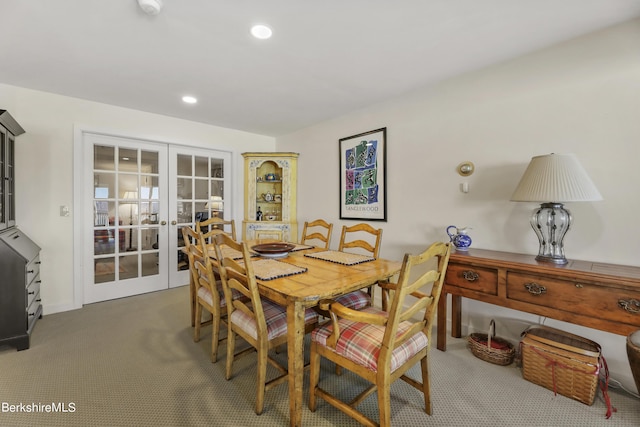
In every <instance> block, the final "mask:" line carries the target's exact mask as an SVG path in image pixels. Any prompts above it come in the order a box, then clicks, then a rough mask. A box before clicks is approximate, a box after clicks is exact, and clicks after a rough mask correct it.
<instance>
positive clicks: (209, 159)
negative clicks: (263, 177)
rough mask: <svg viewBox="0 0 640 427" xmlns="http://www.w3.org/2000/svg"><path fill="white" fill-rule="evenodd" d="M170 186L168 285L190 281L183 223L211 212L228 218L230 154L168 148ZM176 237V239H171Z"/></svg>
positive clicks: (207, 215) (188, 225) (211, 214)
mask: <svg viewBox="0 0 640 427" xmlns="http://www.w3.org/2000/svg"><path fill="white" fill-rule="evenodd" d="M169 151H170V153H169V157H170V159H171V160H170V164H169V175H170V176H172V177H175V180H174V182H173V184H172V185H171V188H170V189H169V199H170V200H171V206H170V208H169V209H170V211H171V212H172V221H171V225H172V226H171V227H170V236H169V239H171V240H172V241H175V242H176V247H175V250H173V251H172V253H171V254H170V259H169V265H170V278H169V286H170V287H174V286H180V285H185V284H187V283H189V275H188V270H189V263H188V260H187V257H186V255H185V254H184V252H183V248H184V241H183V240H182V227H192V228H194V229H195V224H196V222H198V221H204V220H205V219H208V218H210V217H211V216H218V217H221V218H225V219H231V218H232V216H231V209H230V207H231V206H232V205H231V198H230V194H231V191H230V188H231V181H230V176H231V174H230V173H229V172H230V164H231V154H230V153H228V152H224V151H215V150H204V149H197V148H187V147H178V146H175V147H171V148H170V150H169ZM174 239H175V240H174Z"/></svg>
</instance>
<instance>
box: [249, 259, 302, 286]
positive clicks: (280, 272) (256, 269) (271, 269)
mask: <svg viewBox="0 0 640 427" xmlns="http://www.w3.org/2000/svg"><path fill="white" fill-rule="evenodd" d="M252 265H253V273H254V274H255V276H256V278H258V279H260V280H265V281H266V280H273V279H278V278H280V277H286V276H293V275H294V274H300V273H304V272H306V271H307V269H306V268H305V267H298V266H297V265H292V264H288V263H286V262H280V261H278V260H275V259H259V260H256V261H253V262H252Z"/></svg>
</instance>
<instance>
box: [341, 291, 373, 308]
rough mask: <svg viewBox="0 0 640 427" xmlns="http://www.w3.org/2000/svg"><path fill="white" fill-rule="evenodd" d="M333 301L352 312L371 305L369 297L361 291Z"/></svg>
mask: <svg viewBox="0 0 640 427" xmlns="http://www.w3.org/2000/svg"><path fill="white" fill-rule="evenodd" d="M334 301H335V302H338V303H340V304H342V305H344V306H345V307H347V308H350V309H352V310H360V309H363V308H365V307H369V306H370V305H371V297H370V296H369V294H368V293H366V292H363V291H354V292H351V293H348V294H346V295H341V296H339V297H338V298H335V299H334Z"/></svg>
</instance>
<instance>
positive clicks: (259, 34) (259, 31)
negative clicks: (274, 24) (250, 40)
mask: <svg viewBox="0 0 640 427" xmlns="http://www.w3.org/2000/svg"><path fill="white" fill-rule="evenodd" d="M271 34H273V32H272V31H271V28H269V27H267V26H266V25H254V26H253V27H251V35H252V36H253V37H255V38H257V39H262V40H264V39H268V38H270V37H271Z"/></svg>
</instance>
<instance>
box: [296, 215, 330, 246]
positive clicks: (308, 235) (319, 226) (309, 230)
mask: <svg viewBox="0 0 640 427" xmlns="http://www.w3.org/2000/svg"><path fill="white" fill-rule="evenodd" d="M332 231H333V224H329V223H328V222H327V221H325V220H323V219H316V220H315V221H311V222H305V223H304V228H303V229H302V238H301V239H300V244H302V245H309V244H313V241H314V240H318V241H320V242H322V243H323V244H324V246H320V245H318V247H319V248H324V249H329V244H330V243H331V232H332Z"/></svg>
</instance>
